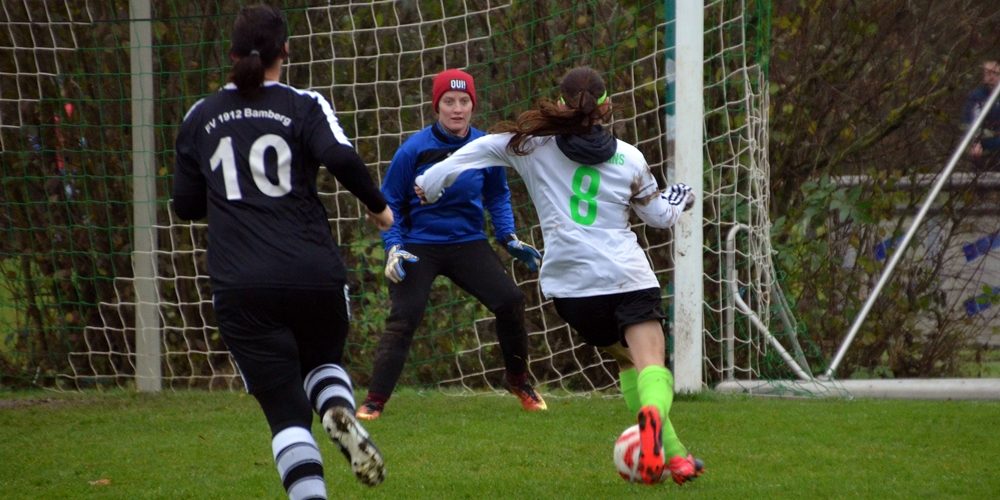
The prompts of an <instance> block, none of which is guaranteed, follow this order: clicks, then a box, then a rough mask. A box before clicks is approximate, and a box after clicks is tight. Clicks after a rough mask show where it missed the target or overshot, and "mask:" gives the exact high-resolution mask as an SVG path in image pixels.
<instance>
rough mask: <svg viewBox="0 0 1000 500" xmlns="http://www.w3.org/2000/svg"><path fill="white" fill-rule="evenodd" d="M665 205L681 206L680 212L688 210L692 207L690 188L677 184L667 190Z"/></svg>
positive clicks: (692, 198)
mask: <svg viewBox="0 0 1000 500" xmlns="http://www.w3.org/2000/svg"><path fill="white" fill-rule="evenodd" d="M666 194H667V203H669V204H671V205H674V206H683V207H684V208H682V209H681V210H688V209H689V208H691V207H692V206H694V193H692V192H691V186H688V185H687V184H683V183H680V182H678V183H677V184H673V185H671V186H670V187H669V188H667V193H666Z"/></svg>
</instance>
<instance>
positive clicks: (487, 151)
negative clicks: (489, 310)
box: [415, 67, 703, 484]
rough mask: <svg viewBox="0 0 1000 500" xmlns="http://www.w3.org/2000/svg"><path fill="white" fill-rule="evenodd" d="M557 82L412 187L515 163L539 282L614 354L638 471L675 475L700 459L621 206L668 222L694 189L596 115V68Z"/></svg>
mask: <svg viewBox="0 0 1000 500" xmlns="http://www.w3.org/2000/svg"><path fill="white" fill-rule="evenodd" d="M559 90H560V93H561V97H560V99H559V100H558V102H551V101H548V100H542V101H541V102H540V103H539V105H538V107H537V109H532V110H529V111H526V112H524V113H522V114H521V115H520V116H519V117H518V118H517V120H516V121H514V122H502V123H499V124H497V125H496V126H495V127H494V128H493V130H492V132H495V133H493V134H491V135H487V136H484V137H482V138H479V139H476V140H475V141H472V142H470V143H469V144H467V145H465V146H464V147H462V148H461V149H459V150H458V151H456V152H455V153H454V154H452V155H451V156H450V157H449V158H447V159H445V160H442V161H441V162H439V163H437V164H436V165H434V166H432V167H430V168H429V169H428V170H427V171H426V172H424V173H423V175H421V176H418V177H417V178H416V181H415V183H416V186H415V190H416V191H417V194H418V195H419V196H421V197H422V199H424V200H425V201H426V202H428V203H433V202H435V201H436V200H437V199H438V198H439V197H440V196H441V194H442V192H443V191H444V190H445V189H446V188H448V187H449V186H450V185H451V184H452V183H454V182H455V179H456V178H457V177H458V176H459V174H461V173H462V172H464V171H466V170H469V169H481V168H487V167H490V166H492V165H506V166H509V167H513V168H514V169H515V170H517V172H518V173H519V174H520V175H521V178H522V179H523V180H524V184H525V186H526V187H527V189H528V194H529V195H530V196H531V200H532V202H533V203H534V205H535V210H536V211H537V212H538V218H539V220H540V222H541V227H542V236H543V238H544V239H545V258H544V259H543V260H542V268H541V271H540V274H539V280H540V281H541V285H542V293H543V294H544V295H545V296H546V297H549V298H552V301H553V304H554V305H555V308H556V311H557V312H558V313H559V315H560V316H561V317H562V318H563V319H564V320H566V322H567V323H569V325H570V326H571V327H573V328H574V329H575V330H576V331H577V333H578V334H579V335H580V336H581V337H583V339H584V340H585V341H586V342H587V343H588V344H590V345H594V346H597V347H601V348H604V349H605V350H606V351H607V352H609V353H611V354H612V355H613V356H614V357H615V359H616V360H617V362H618V365H619V367H620V375H619V377H620V382H621V388H622V393H623V395H624V396H625V402H626V404H627V405H628V407H629V409H630V410H631V411H633V412H635V414H636V418H637V420H638V425H639V429H640V448H641V451H640V458H639V472H640V474H641V477H642V480H643V482H645V483H656V482H659V481H661V480H662V478H663V477H665V475H666V474H670V475H671V476H672V478H673V480H674V481H675V482H676V483H678V484H683V483H685V482H686V481H688V480H691V479H693V478H695V477H697V476H698V475H700V474H701V472H702V470H703V467H702V464H701V461H700V460H697V459H695V458H694V457H692V456H691V455H690V454H689V453H688V452H687V449H686V448H685V447H684V445H683V444H681V442H680V440H679V439H678V438H677V434H676V433H675V432H674V429H673V426H672V425H671V423H670V418H669V413H670V406H671V404H672V402H673V376H672V375H671V373H670V371H669V370H668V369H667V368H666V366H665V363H664V353H665V340H664V334H663V326H662V320H663V319H664V315H663V312H662V307H661V298H660V284H659V282H658V281H657V279H656V276H655V275H654V274H653V270H652V268H651V267H650V264H649V261H648V259H647V258H646V255H645V253H644V252H643V250H642V247H640V246H639V243H638V239H637V237H636V235H635V233H634V232H632V230H631V229H630V227H629V209H630V208H631V209H632V210H634V211H635V212H636V213H637V214H638V215H639V217H640V218H641V219H642V220H643V221H644V222H646V224H648V225H650V226H653V227H659V228H667V227H670V226H672V225H673V224H674V223H675V222H677V220H678V218H680V216H681V214H682V213H683V212H684V210H686V209H688V208H690V206H691V205H692V204H693V203H694V194H693V193H691V188H690V187H688V186H686V185H684V184H674V185H672V186H670V187H669V189H667V190H666V191H665V192H663V191H660V190H659V189H658V187H657V183H656V179H655V178H654V177H653V174H652V172H651V171H650V169H649V165H648V164H647V163H646V160H645V158H644V157H643V155H642V153H640V152H639V150H638V149H636V148H635V147H634V146H632V145H630V144H627V143H625V142H622V141H619V140H617V139H616V138H615V137H614V136H613V135H612V134H611V131H610V130H609V129H608V128H607V127H606V126H605V121H606V120H607V119H608V118H609V117H610V115H611V103H610V100H609V98H608V91H607V88H606V87H605V85H604V81H603V79H602V78H601V76H600V75H599V74H598V73H597V72H596V71H594V70H593V69H591V68H587V67H578V68H574V69H572V70H570V71H569V72H567V73H566V75H565V76H564V77H563V78H562V81H561V83H560V85H559ZM624 347H627V350H626V349H625V348H624Z"/></svg>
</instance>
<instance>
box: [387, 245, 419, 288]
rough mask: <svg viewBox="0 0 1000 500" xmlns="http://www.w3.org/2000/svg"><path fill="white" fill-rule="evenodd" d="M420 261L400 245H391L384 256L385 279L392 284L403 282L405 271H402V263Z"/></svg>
mask: <svg viewBox="0 0 1000 500" xmlns="http://www.w3.org/2000/svg"><path fill="white" fill-rule="evenodd" d="M418 260H420V258H418V257H417V256H416V255H413V254H412V253H410V252H407V251H406V250H403V247H402V246H400V245H393V246H392V247H390V248H389V253H388V255H387V256H386V261H385V277H386V278H389V281H391V282H393V283H399V282H400V281H403V278H405V277H406V271H404V270H403V263H404V262H416V261H418Z"/></svg>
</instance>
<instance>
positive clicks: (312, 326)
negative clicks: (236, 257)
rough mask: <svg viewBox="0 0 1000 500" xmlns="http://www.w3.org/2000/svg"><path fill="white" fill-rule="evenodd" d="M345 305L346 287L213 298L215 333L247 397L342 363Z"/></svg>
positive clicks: (232, 293) (218, 294) (225, 292)
mask: <svg viewBox="0 0 1000 500" xmlns="http://www.w3.org/2000/svg"><path fill="white" fill-rule="evenodd" d="M348 300H349V299H348V297H347V286H346V285H345V286H344V287H343V288H342V289H336V290H334V289H328V290H289V289H245V290H220V291H217V292H215V293H214V294H213V296H212V302H213V304H214V306H215V316H216V319H217V320H218V324H219V333H221V334H222V340H223V341H225V343H226V347H228V348H229V352H230V353H231V354H232V355H233V359H234V360H235V361H236V364H237V366H238V367H239V369H240V373H241V374H242V375H243V382H244V383H245V384H246V386H247V391H248V392H250V393H257V392H262V391H266V390H268V389H272V388H274V387H276V386H278V385H280V384H283V383H287V382H288V381H289V380H293V379H294V380H297V381H301V380H302V377H304V376H305V375H306V374H307V373H309V371H310V370H312V369H313V368H315V367H317V366H319V365H322V364H326V363H335V364H338V365H339V364H341V359H342V358H343V355H344V344H345V342H346V341H347V330H348V320H349V319H350V310H349V307H350V304H349V302H348ZM299 383H301V382H299Z"/></svg>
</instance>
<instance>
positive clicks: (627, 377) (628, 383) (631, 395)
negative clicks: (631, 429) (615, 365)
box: [618, 367, 641, 415]
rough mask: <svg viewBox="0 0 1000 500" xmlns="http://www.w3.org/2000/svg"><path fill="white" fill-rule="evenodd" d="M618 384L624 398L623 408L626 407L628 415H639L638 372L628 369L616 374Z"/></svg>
mask: <svg viewBox="0 0 1000 500" xmlns="http://www.w3.org/2000/svg"><path fill="white" fill-rule="evenodd" d="M618 383H619V384H621V387H622V396H624V397H625V406H628V411H629V414H632V415H635V414H636V413H639V408H641V405H639V372H638V371H636V369H635V368H634V367H633V368H629V369H627V370H621V371H619V372H618Z"/></svg>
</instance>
